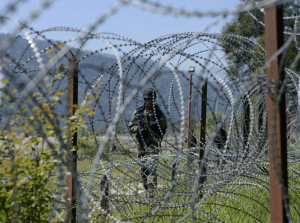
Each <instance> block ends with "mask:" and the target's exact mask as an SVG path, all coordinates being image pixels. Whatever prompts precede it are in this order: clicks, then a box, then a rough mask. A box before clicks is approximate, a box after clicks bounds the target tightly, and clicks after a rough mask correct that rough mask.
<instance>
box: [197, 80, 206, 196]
mask: <svg viewBox="0 0 300 223" xmlns="http://www.w3.org/2000/svg"><path fill="white" fill-rule="evenodd" d="M207 81H208V80H207V78H206V79H205V80H204V83H203V86H202V100H201V126H200V145H199V146H200V147H202V148H201V149H200V154H199V159H200V162H199V171H200V166H201V165H202V162H203V169H202V172H201V175H200V178H199V190H200V198H202V197H203V191H202V190H203V183H204V182H205V181H206V172H207V169H206V164H205V162H206V159H205V157H204V149H205V144H206V141H205V134H206V106H207Z"/></svg>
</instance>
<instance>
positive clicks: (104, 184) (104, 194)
mask: <svg viewBox="0 0 300 223" xmlns="http://www.w3.org/2000/svg"><path fill="white" fill-rule="evenodd" d="M101 196H102V199H101V209H102V210H101V211H102V213H103V214H102V216H101V218H102V220H104V222H105V218H106V216H107V212H108V179H107V176H106V175H104V177H103V178H102V181H101Z"/></svg>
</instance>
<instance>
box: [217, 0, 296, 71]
mask: <svg viewBox="0 0 300 223" xmlns="http://www.w3.org/2000/svg"><path fill="white" fill-rule="evenodd" d="M246 2H250V0H247V1H246ZM283 9H284V17H291V16H297V15H300V13H299V12H300V5H299V4H295V3H286V4H284V8H283ZM263 24H264V13H263V12H262V11H261V10H260V9H255V10H252V11H250V12H243V13H239V14H236V15H235V17H234V18H233V20H232V21H230V22H229V23H227V24H226V25H225V26H224V27H223V34H224V35H226V34H233V35H237V36H243V37H247V38H249V39H251V40H253V41H254V42H255V43H258V44H259V45H260V46H261V47H262V48H263V49H264V48H265V35H264V25H263ZM294 26H295V19H285V20H284V31H285V34H284V39H285V41H286V40H287V39H288V38H289V37H290V35H289V34H288V33H292V32H293V31H294ZM251 44H252V43H248V44H247V43H243V45H244V46H243V47H244V49H243V50H238V51H237V50H234V49H241V47H242V44H241V42H240V41H235V42H231V43H230V44H229V43H228V42H226V41H222V46H223V51H224V52H225V54H226V60H227V63H228V65H229V70H230V71H231V72H232V73H233V74H234V75H241V74H242V75H248V74H250V73H252V72H255V71H256V70H257V69H258V68H260V67H261V66H262V63H261V61H257V60H255V59H254V58H253V55H251V54H249V52H247V49H248V48H250V47H251V46H250V45H251ZM296 44H297V43H296ZM296 44H295V42H292V44H290V45H289V47H288V48H287V50H286V52H285V53H286V54H285V57H284V66H285V67H286V68H290V66H291V65H292V63H293V60H294V59H295V57H296V55H297V54H298V50H297V48H296ZM252 45H254V44H252ZM258 50H259V49H258ZM260 51H261V53H263V54H264V52H263V50H260ZM299 68H300V63H299V62H297V63H296V64H295V65H294V67H292V69H295V70H299Z"/></svg>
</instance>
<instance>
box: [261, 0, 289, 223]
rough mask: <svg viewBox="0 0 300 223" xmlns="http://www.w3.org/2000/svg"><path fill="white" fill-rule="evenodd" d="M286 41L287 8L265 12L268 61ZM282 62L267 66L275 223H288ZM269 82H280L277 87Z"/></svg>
mask: <svg viewBox="0 0 300 223" xmlns="http://www.w3.org/2000/svg"><path fill="white" fill-rule="evenodd" d="M265 2H269V1H268V0H265ZM283 42H284V36H283V6H282V5H274V6H271V7H270V8H267V9H266V10H265V45H266V61H268V60H269V59H270V58H271V57H272V56H273V55H274V54H275V53H276V52H277V50H278V49H279V48H280V47H281V46H282V45H283ZM280 59H281V55H278V56H277V57H276V58H275V59H274V60H273V61H272V62H271V64H270V65H269V66H268V67H267V86H269V87H272V88H271V89H273V90H274V91H273V92H268V94H267V104H268V140H269V161H270V167H269V169H270V206H271V222H272V223H275V222H276V223H277V222H278V223H279V222H280V223H283V222H288V218H287V213H288V210H287V207H288V198H287V195H288V177H287V141H286V114H285V112H286V111H285V92H284V93H283V94H282V95H281V96H280V98H278V97H279V96H278V94H279V89H280V87H281V84H282V82H283V80H284V70H283V68H280V67H279V63H280ZM269 80H270V81H273V82H275V83H276V86H275V88H274V86H273V85H272V84H271V83H270V82H269Z"/></svg>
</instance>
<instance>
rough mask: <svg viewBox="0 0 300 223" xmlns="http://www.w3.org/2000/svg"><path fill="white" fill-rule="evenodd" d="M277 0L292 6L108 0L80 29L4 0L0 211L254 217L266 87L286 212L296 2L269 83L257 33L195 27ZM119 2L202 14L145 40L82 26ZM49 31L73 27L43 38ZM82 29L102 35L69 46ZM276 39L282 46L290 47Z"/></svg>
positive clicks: (294, 206) (158, 218)
mask: <svg viewBox="0 0 300 223" xmlns="http://www.w3.org/2000/svg"><path fill="white" fill-rule="evenodd" d="M17 2H19V1H15V2H14V4H17ZM283 3H284V5H283V6H284V7H286V6H287V7H288V8H292V9H296V8H297V9H298V6H299V4H298V3H299V2H298V1H245V2H241V4H240V5H239V6H238V7H237V8H235V9H233V10H228V11H220V12H216V11H207V12H201V11H187V10H183V9H176V8H172V7H166V6H164V5H163V4H160V3H154V2H152V1H138V0H136V1H130V0H126V1H125V0H120V1H118V2H117V3H116V4H115V5H114V6H112V7H111V8H110V9H109V10H108V11H107V12H106V13H104V14H103V15H101V16H100V17H99V18H98V19H97V20H95V21H94V22H93V23H92V24H91V25H90V26H89V27H88V28H87V29H85V30H80V29H76V28H71V27H52V28H49V29H44V30H35V29H33V28H32V27H29V26H28V25H27V24H28V23H29V22H30V21H31V20H34V19H35V18H36V17H37V14H39V13H43V11H44V10H45V9H46V8H47V7H49V5H51V4H52V1H50V0H48V1H43V3H42V4H41V7H40V8H38V9H37V10H36V11H33V12H32V13H31V14H30V15H29V16H28V18H27V19H25V20H24V21H22V22H21V21H16V20H14V19H12V18H10V17H9V16H8V15H9V13H10V12H13V11H14V10H15V9H14V8H13V7H11V6H6V9H7V11H6V14H3V15H1V20H0V21H1V23H2V24H4V23H6V22H7V21H13V22H14V23H16V28H15V30H14V31H13V32H11V33H10V34H7V35H4V36H3V38H2V37H1V38H2V40H1V42H0V55H1V64H0V79H1V84H0V89H1V91H0V93H1V102H0V104H1V111H0V115H1V117H0V119H1V123H0V124H1V135H0V136H1V138H0V140H1V143H0V145H1V146H0V148H1V161H0V162H1V167H0V175H1V183H0V185H1V195H0V196H1V207H2V208H1V209H2V210H0V217H1V221H3V222H6V221H7V222H10V221H11V222H14V221H16V222H18V221H21V222H26V221H27V222H40V221H50V222H64V221H68V222H108V221H110V222H205V221H207V222H268V221H270V209H271V207H270V177H269V174H270V173H269V172H271V170H270V169H269V155H270V154H269V150H268V147H269V145H270V142H269V139H270V138H268V135H271V132H272V134H273V132H276V131H275V130H276V129H277V128H279V126H278V125H277V124H276V123H277V122H276V119H275V118H274V119H273V117H271V118H270V116H269V117H268V114H270V110H271V109H270V108H269V109H268V100H269V99H267V97H270V98H271V100H272V101H273V103H274V104H275V106H274V107H275V108H274V110H275V112H276V111H277V110H278V107H280V103H281V102H282V101H284V100H283V99H282V98H284V99H285V106H286V109H285V110H284V111H283V113H282V114H284V116H281V117H280V118H281V119H282V118H283V119H284V120H285V121H286V130H287V133H286V136H284V138H285V139H286V140H287V171H288V177H287V179H284V178H282V177H281V175H280V174H281V172H280V171H281V169H280V168H281V165H282V164H281V163H280V162H277V161H278V160H279V159H280V157H276V156H275V158H274V160H275V161H274V162H275V164H276V162H277V164H278V163H279V164H278V165H277V166H276V165H275V170H276V171H275V172H276V173H277V175H278V178H279V179H280V183H281V184H282V185H283V186H282V194H283V195H282V196H283V198H282V199H283V204H284V209H285V211H286V218H287V219H288V220H289V221H293V222H298V221H299V219H300V212H299V210H300V202H299V186H300V185H299V179H300V178H299V173H300V170H299V168H300V166H299V164H298V162H299V144H298V143H299V140H298V138H299V131H298V130H299V125H298V124H299V123H298V121H299V81H300V79H299V73H298V70H297V66H296V65H297V64H298V60H299V55H300V54H299V52H298V42H297V35H299V33H298V26H297V25H298V16H299V14H295V12H292V13H290V14H289V13H288V12H286V13H285V14H284V17H283V19H284V21H287V22H286V24H289V23H291V26H292V27H293V29H292V30H287V29H285V30H284V35H285V43H284V45H283V46H282V47H281V48H280V50H279V51H277V53H278V54H280V53H282V52H284V53H283V56H282V59H281V60H280V63H279V70H280V69H281V70H283V73H284V76H285V78H284V79H282V82H276V80H274V79H267V78H266V69H267V67H268V66H269V65H270V64H271V62H272V61H273V60H275V59H276V56H275V57H274V58H271V59H270V58H268V59H269V60H268V61H267V62H266V51H265V48H264V47H265V46H264V44H262V42H259V40H257V39H253V38H250V37H247V36H241V35H237V34H233V33H232V32H231V30H230V26H228V27H227V28H225V29H224V30H223V32H222V33H206V30H207V29H208V28H209V27H211V26H214V25H215V24H217V23H218V22H219V21H220V20H222V19H223V18H224V17H226V16H227V15H231V14H233V13H234V14H237V15H239V14H247V15H250V16H251V18H252V19H253V21H254V22H255V27H254V30H256V28H257V29H259V28H258V27H260V29H263V28H264V26H265V23H264V20H263V19H262V18H264V17H263V16H264V13H265V11H264V9H265V8H267V7H269V6H273V5H274V4H277V5H278V6H280V5H282V4H283ZM125 4H131V5H132V6H134V7H139V8H141V9H143V10H147V11H152V12H155V13H161V14H167V15H178V16H190V17H204V16H214V17H215V19H214V20H213V21H212V22H211V23H210V24H207V26H205V27H204V28H203V29H201V30H200V31H198V32H187V33H174V34H169V35H165V36H162V37H158V38H156V39H154V40H152V41H149V42H147V43H139V42H137V41H135V40H134V39H130V38H128V37H125V36H123V35H120V34H114V33H105V32H103V33H94V30H95V28H96V27H97V26H99V25H101V24H102V23H103V22H104V21H105V20H106V19H107V18H109V17H110V16H113V14H114V13H115V12H117V11H118V10H121V7H122V6H123V5H125ZM284 9H285V8H284ZM49 32H73V33H74V34H75V37H74V38H73V39H71V40H69V41H53V40H51V39H50V38H48V37H47V34H48V33H49ZM92 40H98V41H101V42H103V43H105V44H106V46H105V47H103V48H101V49H97V50H94V51H86V50H83V47H84V46H85V45H86V44H87V43H88V42H89V41H92ZM41 41H43V43H45V44H44V45H43V44H41ZM16 43H25V47H24V49H22V50H21V51H20V49H18V48H17V47H14V46H15V45H14V44H16ZM290 48H293V49H296V53H293V54H292V56H290V54H288V53H286V52H288V50H290ZM17 50H19V51H20V52H19V53H18V54H15V52H16V51H17ZM276 50H277V49H276ZM220 51H221V52H226V51H227V55H229V54H228V51H229V53H230V55H231V58H235V57H236V55H243V60H242V61H241V63H240V64H241V66H240V67H237V64H238V63H228V61H227V62H225V61H224V58H225V57H226V56H225V55H222V56H220V55H221V54H220V53H219V52H220ZM109 52H113V54H110V53H109ZM15 55H18V56H15ZM287 57H288V61H289V67H288V66H287V65H286V58H287ZM235 62H236V61H235ZM186 64H189V65H191V67H190V69H189V70H187V69H186ZM190 76H191V78H190ZM189 80H192V81H189ZM189 87H190V91H189V89H188V88H189ZM147 89H148V91H149V89H151V92H150V93H151V94H148V95H147V92H148V91H147ZM145 92H146V93H145ZM149 95H150V96H149ZM268 95H269V96H268ZM189 106H190V109H188V107H189ZM276 109H277V110H276ZM274 117H275V116H274ZM272 120H274V122H273V121H272ZM297 123H298V124H297ZM271 124H272V125H271ZM271 127H272V129H270V128H271ZM273 129H275V130H274V131H273ZM282 131H283V132H285V131H284V130H282ZM276 136H278V135H276ZM278 137H279V136H278ZM280 140H281V142H283V141H284V139H282V138H281V139H280ZM271 143H274V142H273V141H272V142H271ZM275 143H276V142H275ZM276 145H277V144H276ZM277 150H278V151H279V148H275V151H277ZM270 151H272V150H270ZM276 168H278V169H276ZM285 180H286V181H287V180H288V186H287V187H286V186H284V185H285V184H284V181H285Z"/></svg>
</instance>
